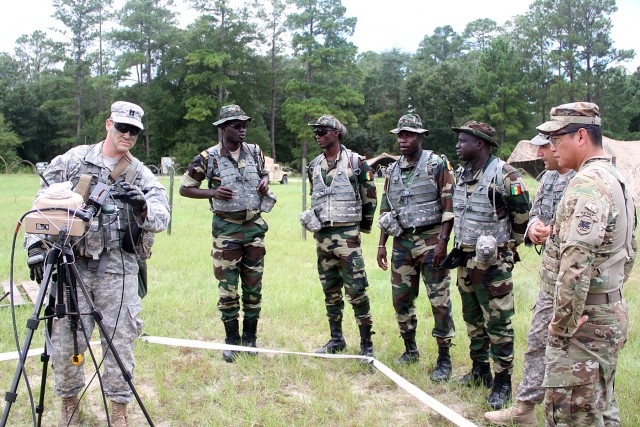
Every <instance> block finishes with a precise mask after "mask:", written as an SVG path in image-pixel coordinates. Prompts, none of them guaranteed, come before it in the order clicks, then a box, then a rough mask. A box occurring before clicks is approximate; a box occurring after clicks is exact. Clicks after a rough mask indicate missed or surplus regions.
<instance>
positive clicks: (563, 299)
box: [538, 102, 637, 427]
mask: <svg viewBox="0 0 640 427" xmlns="http://www.w3.org/2000/svg"><path fill="white" fill-rule="evenodd" d="M538 130H539V131H540V132H543V133H545V134H547V135H548V136H549V140H550V141H551V144H553V151H554V155H555V157H556V158H557V159H558V164H559V165H560V167H565V168H570V169H575V170H577V171H578V172H577V174H576V175H575V177H574V178H573V179H572V180H571V182H570V183H569V186H568V187H567V189H566V191H565V193H564V196H563V198H562V200H561V201H560V205H559V206H558V210H557V212H556V216H555V219H554V221H553V223H552V229H551V235H550V236H549V239H548V240H547V243H546V250H545V252H544V256H543V259H542V267H541V271H542V272H544V273H545V274H548V275H549V276H551V277H554V276H555V277H556V278H557V280H556V282H555V296H554V308H553V317H552V319H551V322H550V323H549V341H548V344H547V350H546V371H545V378H544V382H543V386H544V387H546V392H545V417H546V425H548V426H569V425H571V426H598V427H599V426H617V425H620V413H619V408H618V402H617V399H616V397H615V394H614V381H615V374H616V366H617V362H618V353H619V352H620V349H622V347H623V346H624V344H625V342H626V340H627V332H628V323H629V318H628V314H627V304H626V302H625V300H624V299H623V296H622V290H623V283H624V282H625V281H626V280H627V279H628V277H629V273H630V271H631V268H632V266H633V263H634V260H635V255H636V249H637V247H636V237H635V227H636V213H635V206H634V201H633V198H632V197H631V194H630V192H629V190H628V188H627V186H626V182H625V180H624V178H623V177H622V176H621V174H620V172H618V170H617V169H616V168H615V166H614V165H613V164H612V162H611V158H610V157H608V156H607V154H606V152H605V151H604V149H603V147H602V128H601V126H600V114H599V108H598V106H597V105H596V104H593V103H590V102H576V103H570V104H564V105H560V106H558V107H554V108H552V109H551V120H549V121H548V122H545V123H544V124H542V125H540V126H538Z"/></svg>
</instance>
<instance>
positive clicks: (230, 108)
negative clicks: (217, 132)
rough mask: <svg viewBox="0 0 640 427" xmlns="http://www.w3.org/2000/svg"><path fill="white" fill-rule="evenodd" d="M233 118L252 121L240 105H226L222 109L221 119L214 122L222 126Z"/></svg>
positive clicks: (215, 124)
mask: <svg viewBox="0 0 640 427" xmlns="http://www.w3.org/2000/svg"><path fill="white" fill-rule="evenodd" d="M231 120H242V121H245V122H246V121H251V117H249V116H247V115H246V114H245V112H244V111H242V108H240V106H239V105H225V106H224V107H222V108H221V109H220V120H218V121H216V122H213V125H214V126H220V125H221V124H223V123H224V122H228V121H231Z"/></svg>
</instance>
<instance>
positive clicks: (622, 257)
mask: <svg viewBox="0 0 640 427" xmlns="http://www.w3.org/2000/svg"><path fill="white" fill-rule="evenodd" d="M588 169H600V170H601V171H605V173H606V174H610V175H612V176H613V177H614V178H615V179H616V180H617V181H618V183H619V184H620V185H619V186H615V185H613V186H610V188H611V192H612V198H613V201H614V204H615V206H616V207H617V208H618V212H619V215H618V221H616V228H615V231H614V236H613V239H612V240H613V246H612V247H611V249H610V250H609V251H608V254H607V255H610V256H609V257H607V258H603V257H602V256H600V257H599V256H598V255H601V254H596V258H595V260H594V262H593V270H592V272H591V281H590V286H589V293H608V292H612V291H615V290H617V289H620V288H621V287H622V284H623V282H624V280H623V279H624V276H625V272H624V267H625V263H626V262H627V260H629V259H630V257H631V256H632V255H633V248H632V246H631V240H632V238H633V237H632V236H633V230H634V228H635V206H634V203H633V199H632V198H631V195H630V193H629V191H628V189H627V188H626V185H625V182H624V178H623V177H622V176H621V175H620V173H619V172H618V170H617V169H615V168H614V167H612V165H611V164H610V163H607V164H606V166H605V165H604V164H602V163H597V164H593V163H592V164H589V165H587V166H586V167H585V169H584V170H588ZM553 225H554V224H552V227H553ZM560 256H561V254H560V244H559V242H557V241H556V238H555V234H554V233H552V234H551V236H549V238H548V239H547V241H546V242H545V247H544V251H543V252H542V264H541V268H540V285H541V288H542V290H543V291H544V292H546V293H547V294H549V295H553V294H554V293H555V287H556V283H557V281H558V275H559V273H560Z"/></svg>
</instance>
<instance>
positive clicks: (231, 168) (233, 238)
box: [180, 105, 273, 363]
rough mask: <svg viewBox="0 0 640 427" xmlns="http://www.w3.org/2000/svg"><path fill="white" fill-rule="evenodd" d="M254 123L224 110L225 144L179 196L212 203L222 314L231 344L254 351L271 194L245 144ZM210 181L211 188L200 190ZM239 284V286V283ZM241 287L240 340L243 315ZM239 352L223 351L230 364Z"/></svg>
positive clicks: (193, 170) (194, 169)
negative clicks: (265, 215) (264, 214)
mask: <svg viewBox="0 0 640 427" xmlns="http://www.w3.org/2000/svg"><path fill="white" fill-rule="evenodd" d="M250 120H251V118H250V117H249V116H247V115H246V114H245V113H244V111H242V109H241V108H240V107H239V106H237V105H226V106H224V107H222V108H221V109H220V120H218V121H216V122H214V123H213V124H214V126H217V127H218V128H220V129H221V131H222V141H220V142H219V143H218V144H217V145H215V146H213V147H211V148H209V149H207V150H205V151H203V152H201V153H200V154H198V155H197V156H196V157H195V159H194V160H193V161H192V162H191V163H190V164H189V167H188V169H187V171H186V172H185V173H184V176H183V177H182V185H181V186H180V195H182V196H185V197H191V198H194V199H209V202H210V204H211V210H212V212H213V214H214V215H213V224H212V234H213V249H212V250H211V256H212V257H213V272H214V275H215V277H216V279H218V282H219V283H218V291H219V294H220V298H219V300H218V310H220V312H221V313H222V322H223V323H224V329H225V334H226V338H225V342H226V343H227V344H232V345H239V344H242V345H244V346H247V347H255V346H256V331H257V327H258V318H259V317H260V309H261V303H262V273H263V271H264V255H265V246H264V236H265V233H266V232H267V230H268V228H269V227H268V226H267V223H266V222H265V221H264V219H262V216H261V213H262V212H263V210H264V207H263V201H264V200H265V198H267V199H268V198H269V197H273V195H272V194H271V193H269V171H268V170H267V169H265V166H264V165H265V163H264V155H263V154H262V151H261V150H260V147H258V146H257V145H254V144H247V143H245V142H244V139H245V137H246V134H247V124H248V122H249V121H250ZM205 179H206V180H207V188H203V189H201V188H200V185H201V184H202V181H204V180H205ZM239 282H240V283H239ZM239 285H240V286H241V287H242V309H243V311H244V318H243V321H242V327H243V329H242V337H240V326H239V321H238V317H239V312H240V295H239V292H238V286H239ZM237 355H238V352H236V351H232V350H224V351H223V352H222V356H223V358H224V360H225V361H226V362H228V363H231V362H233V361H234V360H235V358H236V357H237Z"/></svg>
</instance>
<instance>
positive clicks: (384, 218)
mask: <svg viewBox="0 0 640 427" xmlns="http://www.w3.org/2000/svg"><path fill="white" fill-rule="evenodd" d="M378 227H380V229H381V230H382V231H384V232H385V233H386V234H388V235H389V236H393V237H398V236H399V235H401V234H402V231H403V230H402V227H401V226H400V222H398V218H396V215H395V214H394V212H393V211H390V212H385V213H383V214H382V215H380V218H378Z"/></svg>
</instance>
